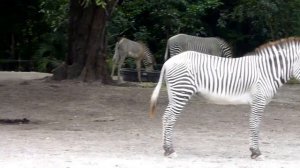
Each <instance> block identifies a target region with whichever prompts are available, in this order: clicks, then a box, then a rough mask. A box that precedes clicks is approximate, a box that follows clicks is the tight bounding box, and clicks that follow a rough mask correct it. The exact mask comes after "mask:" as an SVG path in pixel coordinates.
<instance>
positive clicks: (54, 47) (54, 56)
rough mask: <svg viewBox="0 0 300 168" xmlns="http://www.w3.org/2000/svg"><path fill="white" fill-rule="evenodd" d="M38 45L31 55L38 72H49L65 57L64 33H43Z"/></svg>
mask: <svg viewBox="0 0 300 168" xmlns="http://www.w3.org/2000/svg"><path fill="white" fill-rule="evenodd" d="M38 47H39V48H38V49H37V50H36V52H35V54H34V57H33V60H34V62H35V67H36V68H37V70H38V71H40V72H51V70H52V69H54V68H55V67H57V66H58V65H59V64H60V63H61V61H62V60H64V58H65V54H66V47H67V46H66V38H65V35H64V34H62V33H60V32H56V33H48V34H45V35H43V37H42V40H41V43H40V44H39V45H38Z"/></svg>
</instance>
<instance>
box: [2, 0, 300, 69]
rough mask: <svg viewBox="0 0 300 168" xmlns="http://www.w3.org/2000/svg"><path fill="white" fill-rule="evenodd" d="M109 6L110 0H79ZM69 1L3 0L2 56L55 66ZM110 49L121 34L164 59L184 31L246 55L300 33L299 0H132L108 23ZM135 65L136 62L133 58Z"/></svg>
mask: <svg viewBox="0 0 300 168" xmlns="http://www.w3.org/2000/svg"><path fill="white" fill-rule="evenodd" d="M78 1H79V2H81V4H82V6H83V7H87V6H88V5H89V4H91V3H95V4H96V5H98V6H100V7H103V8H105V7H106V3H107V2H109V1H107V0H78ZM68 7H69V0H54V1H53V0H36V1H23V0H3V1H2V2H1V5H0V23H1V26H0V36H1V39H0V59H15V60H16V59H21V60H33V61H34V63H35V64H34V65H35V68H36V69H37V70H40V71H47V72H49V71H51V69H52V68H53V67H55V65H56V64H57V63H58V62H60V61H63V60H64V57H65V55H66V51H67V49H66V48H67V30H68V11H69V9H68ZM107 30H108V31H107V40H108V44H109V46H110V47H109V53H110V54H111V55H113V52H114V51H113V49H114V45H115V43H116V42H117V40H118V37H122V36H126V37H127V38H129V39H132V40H139V41H143V42H144V43H146V44H147V45H148V46H149V47H150V49H151V51H152V52H153V53H154V55H155V57H156V61H157V62H158V63H163V55H164V52H165V46H166V42H167V39H168V38H169V37H171V36H173V35H175V34H178V33H186V34H190V35H197V36H219V37H222V38H224V39H225V40H227V41H229V42H230V44H231V45H232V46H233V47H234V49H235V54H236V55H238V56H240V55H243V54H244V53H246V52H249V51H251V50H253V49H254V48H255V47H257V46H259V45H260V44H262V43H265V42H267V41H270V40H276V39H279V38H284V37H288V36H299V35H300V1H299V0H289V1H285V0H239V1H231V0H197V1H195V0H164V1H162V0H146V1H145V0H130V1H124V2H123V3H122V4H121V5H119V6H117V8H116V9H115V10H114V13H113V16H112V18H110V22H109V24H108V27H107ZM127 62H128V64H129V66H134V64H133V62H132V61H130V60H128V61H127Z"/></svg>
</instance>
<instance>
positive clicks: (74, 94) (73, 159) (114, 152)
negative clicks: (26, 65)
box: [0, 72, 300, 168]
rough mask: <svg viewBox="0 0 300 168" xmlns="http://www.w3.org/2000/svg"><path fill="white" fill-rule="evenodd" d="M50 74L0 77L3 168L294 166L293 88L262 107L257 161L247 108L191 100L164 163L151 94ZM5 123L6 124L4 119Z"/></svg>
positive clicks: (298, 137)
mask: <svg viewBox="0 0 300 168" xmlns="http://www.w3.org/2000/svg"><path fill="white" fill-rule="evenodd" d="M45 76H49V74H41V73H33V72H32V73H20V72H19V73H17V72H0V96H1V97H0V107H1V108H0V119H2V121H3V119H11V121H12V120H14V119H23V118H26V119H28V120H29V121H30V122H29V123H27V124H12V123H6V124H5V123H2V124H0V132H1V136H0V137H1V140H0V146H1V147H0V167H1V168H2V167H3V168H11V167H16V168H41V167H43V168H94V167H95V168H96V167H97V168H135V167H136V168H173V167H174V168H189V167H193V168H199V167H201V168H202V167H204V168H219V167H224V168H225V167H226V168H227V167H228V168H234V167H238V168H252V167H253V168H259V167H262V168H277V167H278V168H292V167H295V168H296V167H299V164H300V112H299V111H300V85H286V86H284V87H283V88H281V89H280V90H279V92H278V94H277V95H276V97H275V98H274V100H273V101H272V102H271V103H270V104H269V105H268V106H267V108H266V110H265V114H264V118H263V123H262V126H261V134H260V135H261V151H262V153H263V154H264V156H265V160H264V161H255V160H251V159H250V157H249V155H250V151H249V150H248V148H249V146H248V141H249V131H248V111H249V107H248V106H232V105H226V106H224V105H223V106H222V105H214V104H208V103H206V102H205V100H203V99H201V98H199V97H195V98H193V99H192V100H191V101H190V103H189V104H188V106H187V107H186V108H185V109H184V111H183V113H182V115H181V116H180V118H179V120H178V122H177V125H176V129H175V135H174V136H175V137H174V138H175V140H174V144H175V150H176V151H177V153H178V157H177V158H175V159H169V158H165V157H164V156H163V149H162V137H161V116H162V114H163V111H164V108H165V107H166V104H167V93H166V90H165V89H162V91H161V94H160V97H159V104H158V112H157V116H156V118H154V119H150V118H149V117H148V106H149V104H148V101H149V98H150V94H151V93H152V90H153V87H149V85H148V86H147V87H141V86H130V87H124V86H103V85H100V84H98V83H82V82H75V81H62V82H53V81H49V80H46V79H41V78H43V77H45ZM4 121H6V120H4Z"/></svg>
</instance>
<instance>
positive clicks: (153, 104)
mask: <svg viewBox="0 0 300 168" xmlns="http://www.w3.org/2000/svg"><path fill="white" fill-rule="evenodd" d="M164 75H165V68H164V66H163V67H162V69H161V72H160V76H159V80H158V83H157V85H156V87H155V88H154V90H153V93H152V96H151V99H150V111H149V116H150V118H154V116H155V112H156V104H157V99H158V96H159V91H160V88H161V85H162V83H163V79H164Z"/></svg>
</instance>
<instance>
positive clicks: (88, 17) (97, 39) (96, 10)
mask: <svg viewBox="0 0 300 168" xmlns="http://www.w3.org/2000/svg"><path fill="white" fill-rule="evenodd" d="M116 2H117V0H106V3H107V5H106V8H105V9H104V8H102V7H101V6H97V5H96V4H95V3H94V2H92V4H90V5H89V6H88V7H83V6H81V5H80V1H79V0H70V19H69V41H68V45H69V46H68V54H67V56H66V61H65V63H64V64H62V65H61V66H59V67H58V68H56V69H55V70H54V71H53V78H54V79H57V80H63V79H81V80H83V81H95V80H99V81H100V82H102V83H110V82H111V77H110V75H109V72H108V66H107V64H106V46H107V43H106V29H105V28H106V23H107V21H108V19H109V16H110V15H111V13H112V11H113V9H114V7H115V5H116Z"/></svg>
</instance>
